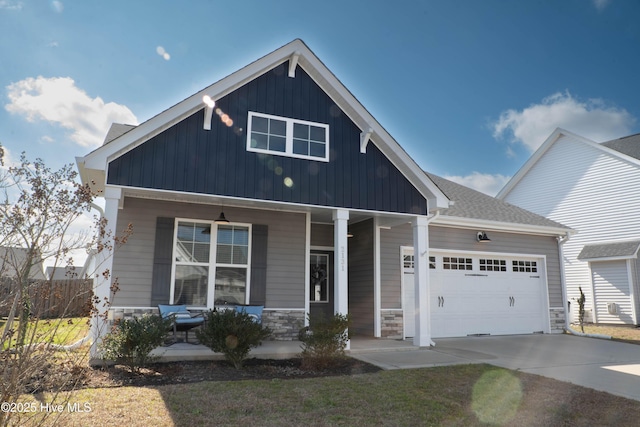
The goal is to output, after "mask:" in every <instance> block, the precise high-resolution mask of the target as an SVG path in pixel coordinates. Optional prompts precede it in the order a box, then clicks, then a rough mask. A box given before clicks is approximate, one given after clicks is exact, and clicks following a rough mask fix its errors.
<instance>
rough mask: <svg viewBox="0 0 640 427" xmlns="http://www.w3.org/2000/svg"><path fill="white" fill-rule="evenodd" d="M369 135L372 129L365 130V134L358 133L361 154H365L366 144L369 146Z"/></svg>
mask: <svg viewBox="0 0 640 427" xmlns="http://www.w3.org/2000/svg"><path fill="white" fill-rule="evenodd" d="M371 134H373V128H369V129H367V131H366V132H360V152H361V153H362V154H365V153H366V152H367V144H369V140H370V139H371Z"/></svg>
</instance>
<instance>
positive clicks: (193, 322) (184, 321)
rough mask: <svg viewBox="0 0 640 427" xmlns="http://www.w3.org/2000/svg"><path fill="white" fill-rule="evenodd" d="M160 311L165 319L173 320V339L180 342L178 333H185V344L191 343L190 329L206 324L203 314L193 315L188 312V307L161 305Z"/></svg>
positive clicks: (159, 306)
mask: <svg viewBox="0 0 640 427" xmlns="http://www.w3.org/2000/svg"><path fill="white" fill-rule="evenodd" d="M158 311H159V312H160V316H162V317H163V318H165V319H171V329H172V330H173V338H174V340H175V341H177V340H178V336H177V332H178V331H180V332H184V342H186V343H188V342H189V329H193V328H195V327H197V326H200V325H202V324H204V315H203V314H202V313H197V314H192V313H191V312H190V311H189V310H187V306H186V305H169V304H159V305H158Z"/></svg>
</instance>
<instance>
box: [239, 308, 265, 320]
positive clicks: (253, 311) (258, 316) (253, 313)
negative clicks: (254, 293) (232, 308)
mask: <svg viewBox="0 0 640 427" xmlns="http://www.w3.org/2000/svg"><path fill="white" fill-rule="evenodd" d="M263 309H264V306H263V305H237V306H236V311H239V312H241V313H247V314H248V315H249V317H251V318H252V319H253V321H254V322H256V323H259V324H262V310H263Z"/></svg>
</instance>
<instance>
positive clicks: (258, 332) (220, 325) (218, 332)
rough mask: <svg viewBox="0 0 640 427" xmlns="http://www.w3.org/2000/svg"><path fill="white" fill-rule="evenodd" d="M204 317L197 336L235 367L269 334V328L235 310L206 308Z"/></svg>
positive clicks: (238, 367)
mask: <svg viewBox="0 0 640 427" xmlns="http://www.w3.org/2000/svg"><path fill="white" fill-rule="evenodd" d="M205 319H206V321H205V324H204V326H203V327H202V328H201V329H200V330H198V331H196V336H197V337H198V340H200V342H201V343H202V344H204V345H206V346H207V347H209V348H210V349H211V350H213V351H215V352H216V353H222V354H224V357H225V359H227V360H228V361H229V362H231V364H233V366H234V367H235V368H236V369H240V368H242V364H243V363H244V361H245V360H246V358H247V356H248V355H249V351H250V350H251V349H252V348H253V347H257V346H259V345H260V344H262V340H264V339H265V338H267V337H268V336H269V335H271V330H270V329H269V328H266V327H263V326H262V325H261V324H259V323H256V322H255V321H254V320H253V319H252V318H251V316H249V315H248V314H247V313H244V312H238V311H236V310H221V311H209V312H208V313H207V314H206V315H205Z"/></svg>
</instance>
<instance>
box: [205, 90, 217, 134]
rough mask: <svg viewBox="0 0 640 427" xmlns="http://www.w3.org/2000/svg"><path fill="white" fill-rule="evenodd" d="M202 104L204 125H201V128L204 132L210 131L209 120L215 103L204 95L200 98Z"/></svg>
mask: <svg viewBox="0 0 640 427" xmlns="http://www.w3.org/2000/svg"><path fill="white" fill-rule="evenodd" d="M202 102H204V123H202V128H203V129H204V130H211V118H212V117H213V107H215V105H216V103H215V101H214V100H213V99H211V97H210V96H209V95H205V96H203V97H202Z"/></svg>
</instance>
